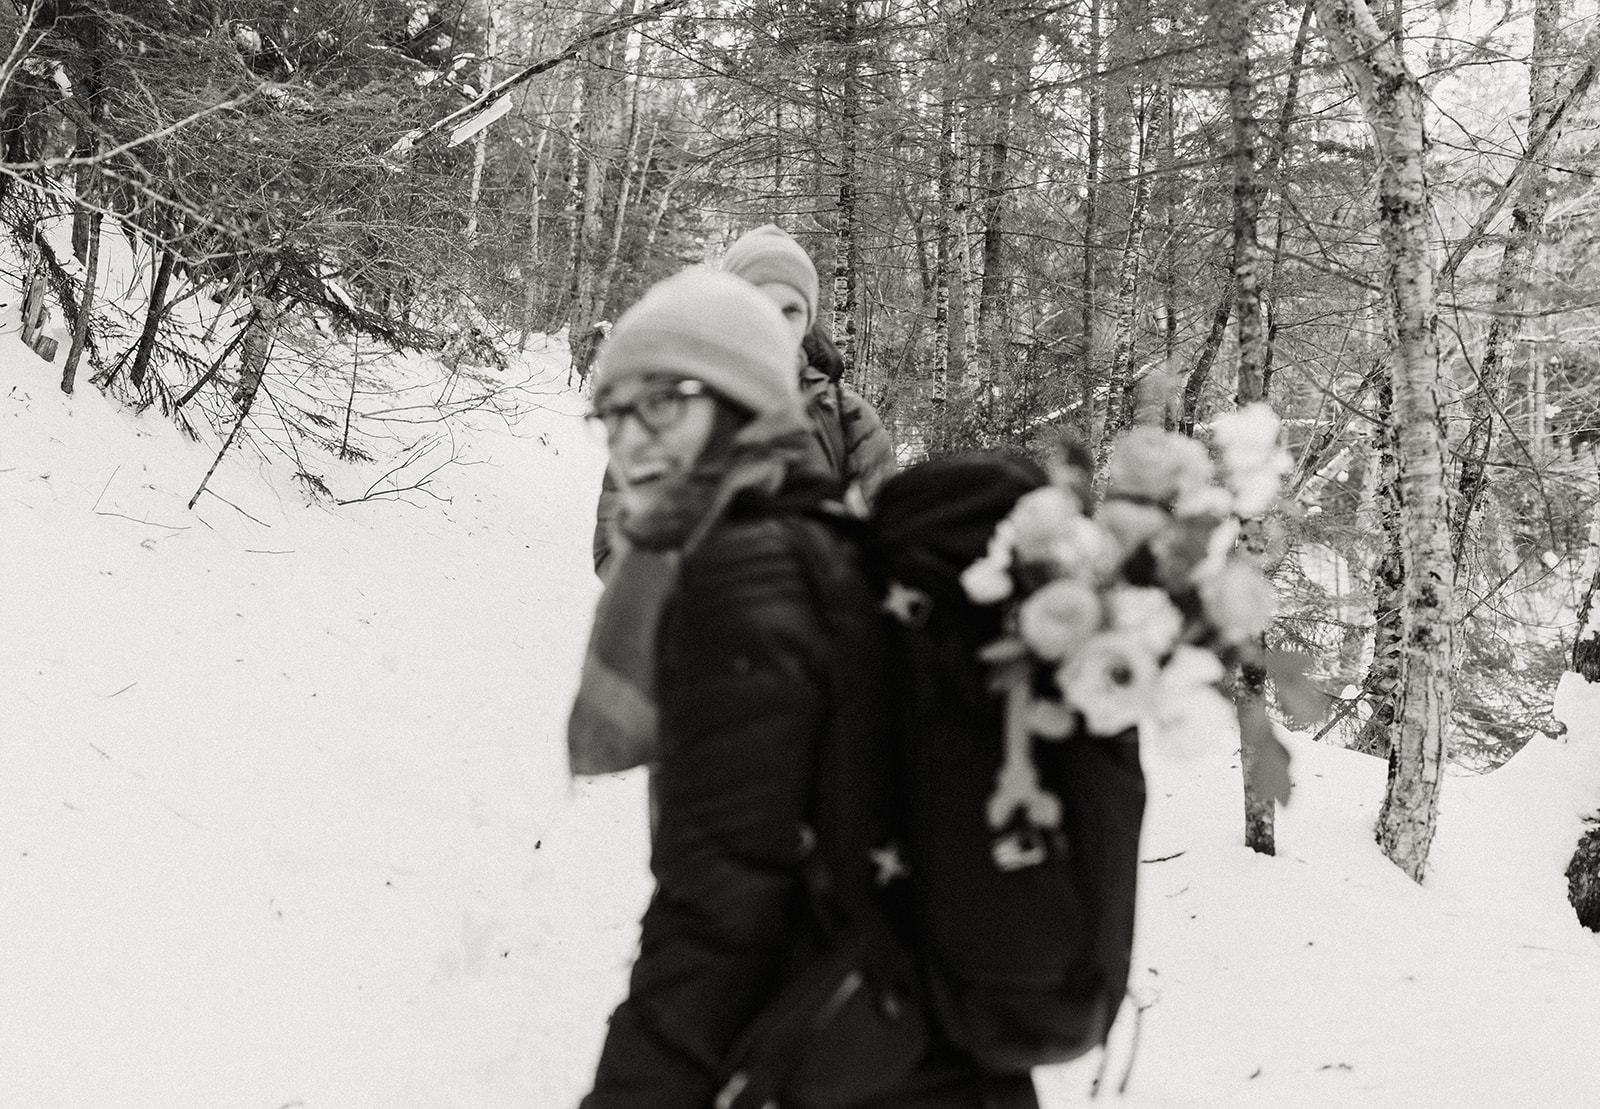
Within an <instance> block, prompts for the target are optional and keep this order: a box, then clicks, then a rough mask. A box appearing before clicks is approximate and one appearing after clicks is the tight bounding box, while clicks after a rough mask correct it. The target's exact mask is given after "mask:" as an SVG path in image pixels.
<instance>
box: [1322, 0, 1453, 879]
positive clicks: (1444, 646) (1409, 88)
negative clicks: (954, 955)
mask: <svg viewBox="0 0 1600 1109" xmlns="http://www.w3.org/2000/svg"><path fill="white" fill-rule="evenodd" d="M1317 23H1318V26H1319V27H1320V28H1321V30H1322V33H1323V35H1324V37H1325V38H1326V39H1327V40H1328V44H1329V46H1330V48H1331V49H1332V51H1333V55H1334V57H1335V59H1336V60H1337V61H1338V63H1339V66H1340V69H1341V70H1342V71H1343V72H1344V74H1345V77H1346V79H1347V80H1348V81H1349V82H1350V84H1351V85H1352V87H1353V88H1354V89H1355V92H1356V96H1357V99H1358V100H1359V102H1360V104H1361V109H1362V113H1363V115H1364V116H1365V117H1366V120H1367V123H1368V125H1369V126H1370V127H1371V130H1372V135H1373V139H1374V143H1375V147H1376V152H1377V158H1378V167H1377V169H1378V208H1379V216H1380V236H1381V240H1382V244H1383V253H1384V266H1385V288H1386V291H1387V294H1388V307H1389V314H1390V321H1389V324H1390V344H1391V358H1390V366H1391V373H1392V375H1393V394H1394V397H1393V399H1394V419H1395V424H1396V433H1395V438H1394V442H1395V463H1396V470H1397V476H1396V482H1395V484H1396V493H1397V494H1398V496H1397V497H1396V500H1397V502H1398V504H1399V506H1400V511H1401V512H1403V513H1404V516H1403V518H1402V520H1401V521H1400V525H1401V532H1400V545H1401V564H1402V572H1403V574H1404V581H1403V583H1402V585H1401V617H1400V618H1401V644H1400V692H1399V696H1398V698H1397V703H1396V706H1395V721H1394V735H1393V742H1392V743H1391V744H1390V747H1389V782H1388V792H1387V795H1386V796H1385V798H1384V803H1383V808H1382V810H1381V812H1380V813H1379V816H1378V828H1377V838H1378V843H1379V845H1380V846H1381V847H1382V848H1383V851H1384V853H1385V854H1386V855H1388V856H1389V858H1390V859H1392V860H1393V861H1394V862H1395V864H1396V865H1397V866H1399V867H1400V868H1401V869H1402V870H1404V871H1405V872H1406V874H1407V875H1409V876H1410V877H1411V878H1412V879H1413V880H1416V881H1421V880H1422V876H1423V872H1424V868H1425V867H1426V865H1427V859H1428V850H1429V848H1430V846H1431V845H1432V842H1433V833H1434V829H1435V826H1436V824H1437V820H1438V812H1439V788H1440V783H1441V778H1442V774H1443V770H1444V756H1445V729H1446V727H1447V725H1448V722H1449V719H1450V709H1451V693H1452V691H1451V688H1450V673H1451V645H1452V644H1451V634H1452V622H1453V615H1454V614H1453V611H1452V609H1453V604H1452V595H1451V572H1450V551H1449V521H1448V518H1447V508H1448V505H1447V497H1446V492H1445V469H1444V466H1445V461H1444V460H1445V452H1444V434H1443V429H1442V427H1441V423H1440V413H1441V408H1442V402H1441V399H1440V395H1441V394H1440V385H1441V381H1440V365H1439V348H1438V341H1437V337H1436V335H1435V326H1436V317H1437V308H1436V302H1435V296H1434V268H1433V257H1432V253H1431V244H1430V242H1429V239H1428V229H1429V226H1430V224H1431V222H1432V218H1431V203H1430V199H1429V194H1428V184H1427V179H1426V176H1425V175H1424V170H1423V153H1424V145H1425V137H1424V133H1423V112H1422V90H1421V87H1420V86H1419V85H1418V83H1417V80H1416V78H1415V77H1414V76H1413V75H1412V74H1411V73H1410V71H1409V70H1407V68H1406V64H1405V59H1404V57H1403V56H1402V54H1401V52H1400V50H1399V49H1398V47H1397V46H1396V44H1395V43H1394V41H1393V40H1392V39H1391V38H1390V37H1389V36H1388V35H1386V34H1385V33H1384V31H1383V30H1382V29H1381V28H1380V27H1379V26H1378V23H1377V20H1376V19H1374V18H1373V14H1372V11H1371V9H1369V8H1368V7H1367V4H1366V2H1365V0H1317Z"/></svg>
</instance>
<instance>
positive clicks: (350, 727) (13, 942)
mask: <svg viewBox="0 0 1600 1109" xmlns="http://www.w3.org/2000/svg"><path fill="white" fill-rule="evenodd" d="M563 364H564V351H562V350H561V349H560V348H559V347H558V346H553V347H552V348H551V349H550V350H549V351H547V352H543V353H536V354H534V355H533V356H531V357H530V359H529V361H528V363H527V364H526V365H525V366H524V365H519V366H514V367H513V368H512V370H511V371H509V372H508V373H507V375H506V380H507V381H511V382H515V383H518V384H517V387H516V388H514V389H511V390H509V391H508V392H507V393H506V394H504V395H503V396H502V397H501V398H500V400H499V402H498V403H497V406H495V407H492V408H484V409H480V410H477V411H474V412H471V413H468V414H465V415H462V416H460V417H459V418H458V419H457V420H456V421H454V422H453V423H452V424H451V425H450V428H451V431H450V435H449V436H448V437H447V438H448V444H447V445H446V446H441V447H439V448H438V449H437V450H436V451H435V452H434V453H433V454H432V455H431V456H430V457H431V458H433V459H442V458H444V457H448V453H447V451H448V450H449V449H453V450H454V452H455V457H456V461H455V462H454V463H452V464H450V465H446V466H444V467H443V468H442V469H440V470H439V471H438V472H437V473H435V474H434V475H433V476H432V478H431V479H430V490H431V493H432V495H429V494H427V493H414V494H411V495H408V496H406V497H403V498H390V499H384V500H375V501H368V502H364V503H358V504H350V505H345V506H342V507H340V506H336V505H333V504H331V503H330V502H329V501H328V500H327V499H311V498H310V497H309V495H308V494H307V492H306V491H305V489H304V487H303V486H302V484H301V483H298V482H296V481H295V480H294V478H293V477H292V471H293V469H294V467H293V466H290V465H287V464H285V462H284V461H283V459H282V457H281V456H278V455H276V454H273V453H272V452H270V451H268V452H265V453H262V452H258V451H252V450H241V451H239V452H238V453H237V454H236V455H234V456H233V457H231V458H230V459H229V460H228V461H225V462H224V464H223V466H222V467H221V468H220V469H219V471H218V474H217V476H216V477H215V478H214V479H213V481H212V488H213V489H214V490H215V492H216V494H217V496H210V495H207V496H204V497H202V498H201V500H200V501H199V502H198V504H197V506H196V509H195V510H194V511H192V512H191V511H188V510H186V509H185V507H184V506H185V504H186V503H187V501H188V499H189V497H190V495H191V494H192V493H193V492H194V489H195V487H196V486H197V484H198V482H199V479H200V477H201V475H202V474H203V473H204V472H205V469H206V467H207V466H209V465H210V462H211V458H212V457H213V455H214V453H215V450H216V446H217V443H216V442H211V441H208V442H206V443H199V444H197V443H192V442H189V441H188V440H186V439H184V438H182V437H181V436H179V435H178V434H177V433H176V432H175V431H173V430H172V429H171V427H170V426H169V425H168V424H167V423H166V422H165V421H164V420H163V419H162V418H161V417H159V416H158V415H157V414H156V413H154V412H151V413H147V414H144V415H134V414H132V413H130V412H128V411H126V410H124V409H122V408H121V407H119V406H117V405H116V404H114V403H112V402H110V401H108V400H107V399H106V398H104V397H102V396H101V395H100V394H99V393H98V392H97V391H95V390H94V389H92V388H88V387H84V388H81V389H80V391H79V393H78V395H77V396H76V397H73V398H70V399H68V398H66V397H63V396H62V395H61V394H60V393H59V391H58V390H57V389H56V386H55V380H56V378H57V377H58V376H59V366H57V367H49V366H46V365H45V364H44V363H42V362H40V361H39V360H38V359H37V358H35V357H34V356H33V355H31V354H29V353H27V352H26V351H24V350H23V349H22V348H21V346H20V344H18V343H17V342H16V341H15V340H14V339H13V338H10V337H6V338H0V785H3V790H4V792H3V794H0V998H4V999H5V1001H4V1003H3V1004H0V1106H4V1107H7V1109H44V1107H63V1109H90V1107H94V1109H98V1107H115V1109H144V1107H150V1109H156V1107H159V1109H231V1107H240V1109H246V1107H248V1109H257V1107H260V1109H279V1107H283V1106H303V1107H306V1109H457V1107H459V1109H468V1107H471V1109H480V1107H481V1109H498V1107H501V1106H506V1107H510V1106H520V1107H533V1109H544V1107H547V1106H548V1107H565V1106H571V1105H573V1104H574V1103H575V1102H576V1099H577V1098H578V1097H579V1096H580V1095H581V1093H582V1092H583V1090H584V1089H585V1088H586V1087H585V1083H586V1081H587V1078H588V1075H589V1073H590V1072H591V1070H592V1067H593V1064H594V1059H595V1057H596V1054H597V1052H598V1049H599V1045H600V1040H601V1037H602V1036H603V1034H604V1021H605V1017H606V1014H607V1012H608V1011H609V1009H610V1007H611V1006H612V1005H613V1004H614V1003H615V1001H616V1000H617V998H619V997H620V996H621V993H622V991H623V990H624V988H625V985H626V973H627V965H628V960H629V958H630V957H631V954H632V946H633V943H634V941H635V937H636V927H635V922H636V920H637V917H638V914H639V913H640V911H641V910H642V908H643V905H644V901H645V898H646V897H647V896H648V891H649V884H648V874H647V871H646V868H645V850H646V837H645V832H644V827H643V810H644V801H643V786H642V783H641V781H640V780H639V778H638V776H637V775H624V776H621V777H619V778H615V779H606V780H601V781H595V782H587V783H582V784H579V785H577V786H576V787H574V786H573V785H571V784H569V782H568V780H567V778H566V775H565V766H564V753H563V747H562V736H563V727H564V723H565V715H566V709H567V705H568V702H569V699H570V696H571V693H572V690H573V688H574V684H575V680H576V673H577V665H578V660H579V657H580V653H581V650H582V644H583V639H584V635H585V633H586V628H587V621H588V616H589V613H590V612H591V610H592V605H593V602H594V600H595V596H596V593H597V587H596V584H595V582H594V579H593V575H592V573H591V572H590V570H589V564H588V540H589V528H590V527H591V521H592V511H593V496H594V491H595V489H596V486H597V483H598V478H599V473H600V468H601V465H602V458H601V452H600V450H599V448H598V446H597V445H596V444H595V443H594V442H593V441H592V440H591V439H590V438H589V437H588V435H587V434H586V433H585V431H584V429H583V428H582V427H581V421H580V420H579V419H578V416H577V413H578V412H579V411H580V410H581V407H582V404H581V401H580V400H579V398H577V397H576V396H574V395H573V394H572V393H570V392H569V391H567V390H565V389H564V388H562V387H561V383H560V381H559V376H558V375H559V370H558V367H559V366H561V365H563ZM369 372H372V373H389V374H392V375H393V376H394V377H395V379H397V380H406V381H408V382H411V383H413V384H414V385H415V386H416V387H417V388H418V389H419V390H424V391H427V392H428V395H430V396H433V397H435V398H437V397H438V396H439V395H440V392H439V389H438V388H437V386H438V376H437V375H438V371H437V370H436V369H435V368H431V367H429V366H428V365H425V364H421V363H416V362H399V361H396V362H395V363H394V364H393V365H392V366H391V367H388V368H387V369H382V368H371V369H370V370H369ZM424 387H426V389H424ZM436 430H437V428H436V427H434V426H433V425H428V426H425V427H421V428H408V429H403V433H401V432H397V439H396V441H395V442H394V443H393V444H390V445H389V448H388V453H387V454H385V453H383V452H382V451H379V450H378V444H376V443H373V442H370V441H369V443H368V445H369V446H372V447H373V449H374V453H375V454H378V455H379V457H377V458H375V459H374V460H373V461H372V462H370V463H363V464H342V463H334V462H332V461H331V460H329V459H326V458H322V459H318V460H316V462H315V465H314V466H311V464H310V463H308V467H309V468H312V469H314V470H315V472H317V473H318V474H319V475H320V476H321V477H323V479H324V480H325V481H326V482H327V484H328V487H329V488H330V489H331V490H332V491H333V492H334V494H335V496H336V497H340V498H346V499H348V498H354V497H358V496H360V495H361V494H362V493H363V492H364V491H366V489H367V488H368V487H369V485H371V484H372V482H373V481H374V480H375V479H376V478H378V477H380V476H381V475H382V474H383V473H384V472H385V471H386V470H388V469H389V467H391V466H393V465H395V464H396V462H397V461H402V460H403V458H402V456H400V455H399V454H398V453H397V452H399V451H400V450H402V449H403V448H404V447H405V446H406V445H408V444H409V443H414V442H418V441H420V440H421V439H422V438H423V437H424V436H426V435H433V434H435V432H436ZM268 433H269V432H268V429H267V428H266V422H265V421H263V430H262V431H261V432H260V433H259V436H258V437H264V436H266V435H268ZM419 449H420V448H419ZM441 452H446V453H441ZM266 458H271V459H273V462H272V464H271V465H269V464H268V463H267V462H266V461H264V459H266ZM433 464H434V463H433V462H427V463H424V464H421V465H423V466H424V467H425V468H424V469H423V470H421V471H403V473H404V472H413V473H415V472H425V469H426V468H431V466H432V465H433ZM398 484H404V482H403V481H401V482H398ZM220 498H225V500H224V499H220ZM441 498H442V499H441ZM1231 743H1232V741H1231V739H1230V738H1229V737H1227V736H1221V735H1219V736H1217V737H1215V741H1214V743H1213V744H1212V745H1211V746H1210V747H1209V748H1208V749H1207V750H1206V751H1204V752H1203V753H1202V754H1201V755H1200V756H1199V757H1198V758H1194V759H1191V760H1190V761H1186V762H1176V761H1167V760H1165V759H1162V758H1159V757H1157V758H1152V759H1151V763H1150V774H1151V784H1152V789H1151V806H1150V814H1149V818H1148V821H1147V835H1146V843H1145V848H1144V852H1143V854H1144V856H1145V857H1146V858H1147V859H1149V860H1151V861H1150V862H1148V863H1147V865H1146V866H1145V867H1144V869H1143V874H1142V879H1143V882H1142V888H1141V907H1140V911H1141V924H1140V936H1139V949H1138V951H1137V952H1136V953H1135V967H1136V970H1135V976H1134V982H1133V998H1134V1000H1135V1001H1136V1002H1137V1004H1138V1005H1140V1006H1142V1007H1143V1010H1142V1013H1140V1014H1139V1018H1138V1020H1137V1022H1136V1021H1135V1019H1134V1015H1133V1011H1132V1007H1131V1006H1130V1007H1129V1008H1128V1009H1127V1010H1125V1012H1124V1017H1123V1020H1122V1022H1121V1023H1119V1025H1118V1028H1117V1029H1116V1031H1115V1033H1114V1036H1113V1042H1112V1045H1111V1048H1110V1050H1109V1052H1108V1053H1107V1055H1106V1058H1105V1059H1104V1064H1105V1071H1106V1076H1105V1078H1104V1079H1103V1083H1102V1085H1103V1087H1104V1088H1105V1092H1103V1094H1102V1096H1105V1097H1112V1096H1113V1091H1114V1090H1115V1088H1116V1087H1117V1085H1118V1083H1119V1082H1120V1080H1121V1079H1122V1077H1123V1075H1124V1072H1125V1071H1128V1070H1129V1068H1130V1066H1131V1072H1130V1077H1129V1081H1128V1086H1127V1093H1126V1095H1125V1096H1124V1097H1123V1098H1122V1099H1120V1100H1121V1103H1122V1104H1126V1105H1129V1106H1136V1107H1145V1106H1151V1107H1155V1106H1205V1107H1213V1106H1214V1107H1226V1109H1231V1107H1234V1106H1250V1105H1263V1106H1268V1105H1270V1106H1388V1105H1396V1106H1441V1107H1444V1106H1450V1107H1476V1106H1482V1107H1485V1109H1489V1107H1498V1106H1510V1105H1523V1104H1531V1105H1541V1106H1546V1107H1583V1106H1597V1105H1600V1081H1597V1080H1600V1052H1597V1051H1596V1048H1595V1045H1596V1044H1597V1043H1600V1000H1597V999H1600V946H1597V945H1596V944H1595V942H1594V939H1593V937H1592V936H1590V935H1589V934H1588V933H1586V932H1584V931H1582V930H1581V929H1580V928H1579V927H1578V926H1577V924H1576V923H1575V922H1574V921H1573V919H1572V916H1571V913H1570V911H1569V910H1568V909H1567V906H1566V904H1565V901H1564V883H1563V881H1562V879H1561V877H1560V872H1561V869H1562V868H1563V866H1564V865H1565V861H1566V856H1567V853H1569V852H1570V850H1571V845H1572V843H1573V842H1574V840H1575V839H1576V837H1577V835H1578V833H1579V830H1580V817H1581V816H1582V815H1583V814H1584V813H1585V812H1592V811H1594V810H1595V809H1597V808H1600V750H1597V747H1596V745H1595V744H1593V743H1589V742H1584V743H1578V742H1573V743H1569V744H1565V745H1563V744H1559V743H1556V742H1553V741H1549V740H1544V739H1536V740H1535V741H1534V742H1533V743H1531V744H1530V745H1529V746H1528V747H1527V748H1526V749H1525V750H1524V751H1523V752H1522V753H1521V754H1520V755H1518V756H1517V757H1516V758H1515V759H1513V760H1512V761H1511V763H1509V764H1508V765H1507V766H1506V767H1505V768H1504V769H1502V770H1500V771H1498V772H1496V773H1495V774H1493V775H1491V776H1488V777H1484V778H1461V777H1452V778H1450V779H1449V780H1448V782H1447V783H1446V792H1445V797H1444V805H1443V816H1442V819H1441V827H1440V832H1439V838H1438V840H1437V842H1436V846H1435V851H1434V864H1433V869H1432V873H1431V876H1430V878H1429V880H1428V882H1427V884H1426V885H1425V886H1422V887H1418V886H1415V885H1413V884H1411V883H1410V882H1408V881H1407V880H1406V879H1405V878H1403V877H1402V876H1401V875H1400V874H1399V872H1398V871H1397V870H1395V869H1394V868H1393V867H1392V866H1390V865H1389V864H1388V863H1387V862H1386V861H1384V860H1383V858H1382V857H1381V855H1379V853H1378V852H1377V849H1376V847H1375V846H1374V845H1373V843H1372V836H1371V826H1372V821H1373V818H1374V816H1375V814H1376V809H1377V805H1378V801H1379V799H1380V797H1381V793H1382V788H1383V766H1382V764H1381V763H1379V762H1377V761H1376V760H1371V759H1367V758H1364V757H1362V756H1358V755H1354V754H1351V753H1349V752H1345V751H1340V750H1332V749H1327V748H1322V747H1313V746H1311V745H1309V744H1307V743H1305V742H1304V741H1295V742H1294V752H1295V757H1296V762H1295V778H1296V784H1297V792H1296V796H1295V802H1294V804H1293V806H1292V807H1291V808H1290V809H1288V810H1287V811H1285V812H1283V813H1281V814H1280V823H1279V845H1280V853H1279V855H1278V857H1276V858H1273V859H1267V858H1261V857H1257V856H1255V855H1253V854H1252V853H1250V852H1249V851H1247V850H1245V849H1244V848H1243V847H1242V846H1241V830H1240V825H1241V819H1240V816H1239V807H1240V806H1239V799H1238V793H1239V786H1238V771H1237V767H1236V763H1233V762H1231V761H1230V752H1231V749H1232V748H1231ZM1136 1031H1137V1036H1135V1032H1136ZM1135 1040H1136V1042H1135ZM1101 1063H1102V1060H1101V1058H1100V1057H1099V1056H1095V1057H1091V1058H1089V1059H1085V1060H1083V1061H1081V1062H1079V1063H1075V1064H1072V1065H1070V1066H1067V1067H1062V1068H1058V1069H1056V1070H1055V1071H1053V1072H1051V1073H1048V1074H1044V1075H1042V1076H1041V1079H1042V1081H1041V1085H1042V1087H1043V1088H1044V1090H1045V1093H1046V1103H1047V1106H1051V1107H1060V1106H1065V1105H1069V1104H1077V1103H1079V1102H1080V1101H1081V1100H1082V1098H1083V1096H1084V1095H1085V1092H1086V1091H1087V1089H1088V1086H1089V1084H1090V1082H1091V1081H1092V1080H1093V1077H1094V1074H1095V1070H1096V1068H1097V1067H1099V1066H1100V1065H1101Z"/></svg>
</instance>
